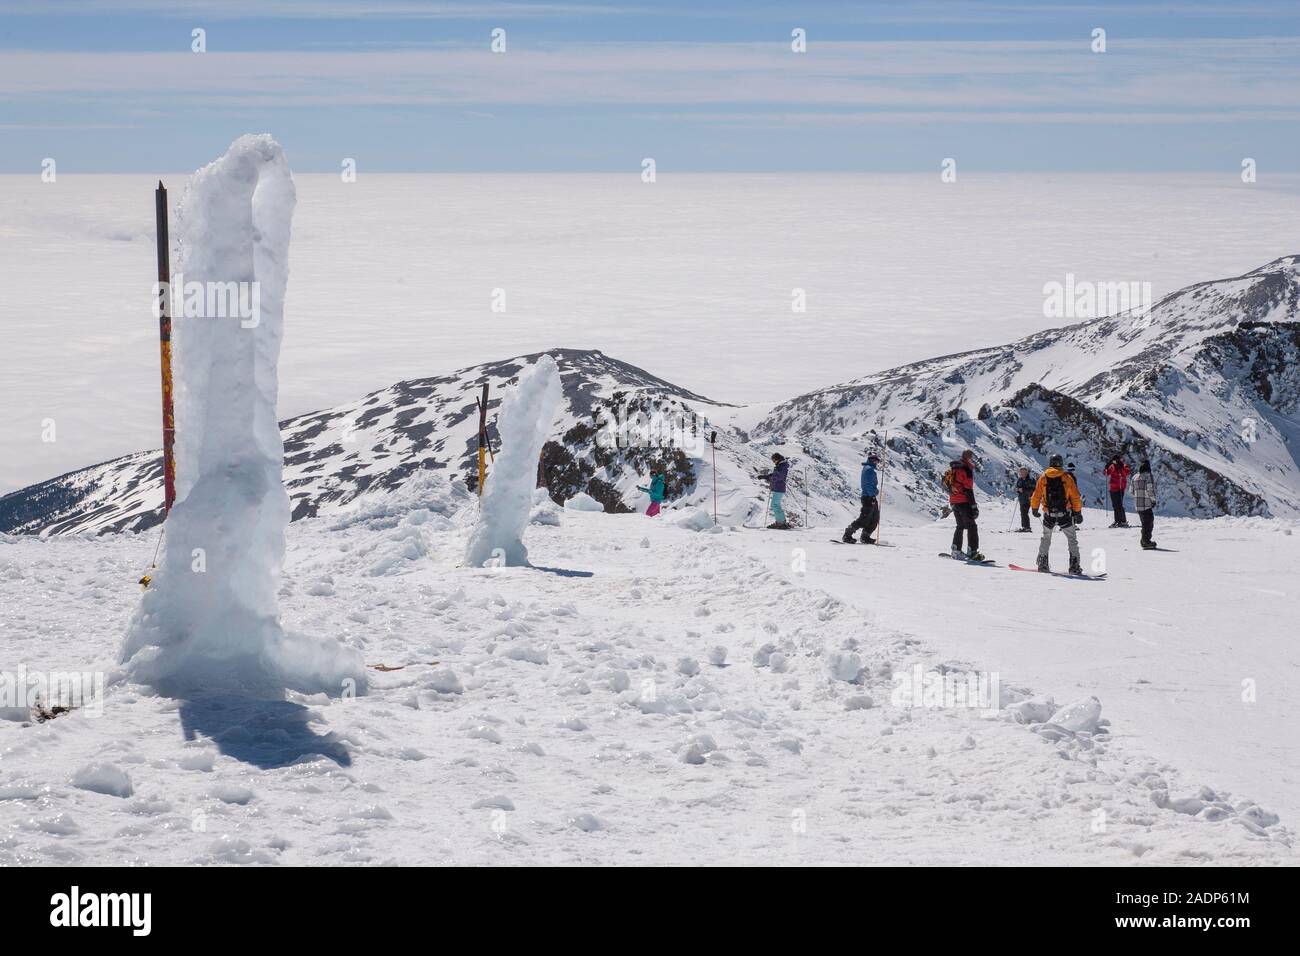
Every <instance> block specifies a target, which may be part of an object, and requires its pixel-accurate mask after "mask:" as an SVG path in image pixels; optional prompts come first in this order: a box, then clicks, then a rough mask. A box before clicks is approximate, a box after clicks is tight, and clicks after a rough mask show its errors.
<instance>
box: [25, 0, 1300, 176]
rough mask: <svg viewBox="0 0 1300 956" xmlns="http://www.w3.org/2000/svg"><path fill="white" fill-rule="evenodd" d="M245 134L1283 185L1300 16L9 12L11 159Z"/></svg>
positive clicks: (95, 155)
mask: <svg viewBox="0 0 1300 956" xmlns="http://www.w3.org/2000/svg"><path fill="white" fill-rule="evenodd" d="M195 27H202V28H203V29H205V30H206V33H207V37H206V39H207V52H206V53H202V54H198V53H192V52H190V45H191V30H192V29H193V28H195ZM497 27H500V28H504V29H505V30H506V37H507V50H506V52H505V53H500V54H494V53H492V52H491V51H490V50H489V42H490V33H491V31H492V30H493V29H494V28H497ZM796 27H798V28H803V29H804V30H806V31H807V44H808V46H807V52H806V53H801V54H798V53H794V52H792V51H791V49H790V32H791V30H792V29H794V28H796ZM1095 28H1102V29H1104V30H1105V31H1106V45H1107V49H1106V52H1105V53H1095V52H1093V51H1092V50H1091V49H1090V44H1091V42H1092V39H1091V35H1092V31H1093V30H1094V29H1095ZM250 131H257V132H261V131H269V132H271V133H273V134H275V135H276V137H277V138H279V139H280V140H281V142H283V143H284V145H285V148H286V150H287V151H288V153H289V156H290V159H291V161H292V162H293V164H294V168H295V169H297V170H299V171H303V172H306V171H335V170H338V168H339V164H340V162H341V160H342V158H343V157H353V158H355V159H356V160H357V163H358V168H359V169H360V170H362V171H369V172H384V171H392V172H398V171H402V172H406V171H431V172H441V171H596V170H598V171H620V170H629V169H631V170H639V167H640V163H641V159H642V158H643V157H646V156H652V157H654V158H655V160H656V162H657V163H658V164H659V168H660V170H661V171H665V170H690V171H713V170H717V171H730V170H734V171H931V170H936V169H937V168H938V165H939V163H940V161H941V160H942V159H943V158H944V157H949V156H952V157H955V158H957V160H958V163H959V166H960V168H961V169H962V170H963V171H966V172H971V171H1015V170H1025V171H1043V172H1075V171H1171V172H1173V171H1213V170H1236V169H1238V168H1239V166H1240V163H1241V160H1242V158H1243V157H1246V156H1249V157H1252V158H1254V159H1255V160H1256V161H1257V162H1258V163H1259V166H1260V169H1261V171H1264V170H1267V171H1274V172H1281V171H1288V172H1294V171H1297V170H1300V4H1297V3H1295V2H1294V0H1284V2H1270V0H1260V2H1253V0H1243V2H1230V0H1220V2H1213V0H1207V2H1195V3H1191V2H1187V3H1184V2H1141V0H1134V2H1118V3H1079V2H1075V3H1054V2H1041V0H1033V2H987V3H984V2H954V0H935V2H919V3H906V2H894V3H817V2H812V3H770V2H762V0H731V2H712V3H711V2H705V0H701V2H694V3H688V2H680V0H657V2H653V3H651V2H645V3H641V2H636V0H632V2H627V3H621V2H613V0H606V2H591V3H588V2H582V0H571V2H558V3H544V2H538V3H534V2H471V0H460V2H425V0H375V2H371V3H362V2H355V0H226V2H189V0H165V2H164V0H116V2H100V0H46V2H33V0H0V172H12V173H26V172H32V171H39V169H40V164H41V161H42V159H43V158H45V157H54V158H55V159H56V160H57V161H58V164H59V171H60V173H76V172H152V171H181V170H187V169H192V168H194V167H196V166H198V165H201V164H202V163H204V162H206V161H207V160H209V159H211V157H213V156H215V155H218V154H220V153H221V152H222V151H223V150H224V149H225V147H226V145H228V143H229V142H230V141H231V140H232V139H234V138H235V137H236V136H237V135H239V134H240V133H244V132H250Z"/></svg>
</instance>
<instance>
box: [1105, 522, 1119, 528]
mask: <svg viewBox="0 0 1300 956" xmlns="http://www.w3.org/2000/svg"><path fill="white" fill-rule="evenodd" d="M1119 526H1120V525H1119V522H1118V521H1112V522H1111V523H1110V524H1108V525H1106V527H1107V528H1118V527H1119Z"/></svg>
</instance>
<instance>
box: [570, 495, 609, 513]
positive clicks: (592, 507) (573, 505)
mask: <svg viewBox="0 0 1300 956" xmlns="http://www.w3.org/2000/svg"><path fill="white" fill-rule="evenodd" d="M564 507H565V508H567V509H568V510H569V511H604V510H605V506H604V505H602V504H601V503H600V502H599V501H597V500H596V499H595V498H593V497H591V495H589V494H586V493H585V492H581V491H580V492H578V493H577V494H576V495H574V496H573V497H572V498H570V499H569V500H568V501H566V502H565V503H564Z"/></svg>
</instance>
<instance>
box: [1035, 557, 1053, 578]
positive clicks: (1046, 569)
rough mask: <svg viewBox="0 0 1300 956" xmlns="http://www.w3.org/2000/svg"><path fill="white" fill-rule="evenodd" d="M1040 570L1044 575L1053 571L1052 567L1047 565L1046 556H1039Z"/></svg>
mask: <svg viewBox="0 0 1300 956" xmlns="http://www.w3.org/2000/svg"><path fill="white" fill-rule="evenodd" d="M1038 570H1039V571H1042V572H1043V573H1044V574H1047V573H1049V572H1050V571H1051V570H1052V566H1051V565H1050V564H1048V563H1047V558H1046V556H1044V555H1039V556H1038Z"/></svg>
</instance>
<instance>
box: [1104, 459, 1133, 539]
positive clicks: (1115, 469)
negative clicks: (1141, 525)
mask: <svg viewBox="0 0 1300 956" xmlns="http://www.w3.org/2000/svg"><path fill="white" fill-rule="evenodd" d="M1131 474H1132V471H1131V470H1130V469H1129V466H1128V465H1126V464H1125V463H1124V459H1123V458H1122V457H1121V456H1119V455H1116V456H1115V457H1114V458H1112V459H1111V460H1110V461H1109V462H1107V463H1106V469H1105V475H1106V477H1107V478H1108V479H1109V488H1110V506H1111V508H1113V509H1114V511H1115V521H1114V523H1112V524H1111V527H1112V528H1127V527H1128V515H1127V514H1125V513H1124V492H1125V490H1126V489H1127V488H1128V476H1129V475H1131Z"/></svg>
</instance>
